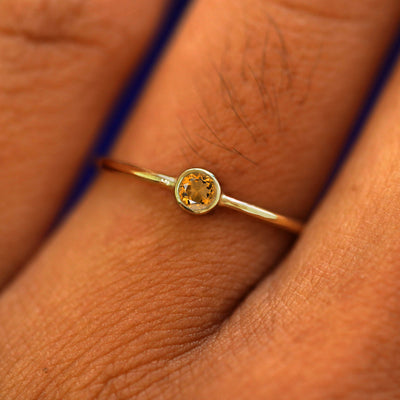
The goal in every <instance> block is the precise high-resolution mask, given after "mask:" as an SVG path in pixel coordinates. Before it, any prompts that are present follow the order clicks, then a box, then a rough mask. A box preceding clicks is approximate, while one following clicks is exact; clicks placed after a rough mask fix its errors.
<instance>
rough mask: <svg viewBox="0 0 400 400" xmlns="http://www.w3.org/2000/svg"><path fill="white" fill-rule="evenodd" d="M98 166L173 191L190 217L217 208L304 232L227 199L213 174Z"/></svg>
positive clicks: (265, 212) (107, 163)
mask: <svg viewBox="0 0 400 400" xmlns="http://www.w3.org/2000/svg"><path fill="white" fill-rule="evenodd" d="M98 165H99V166H100V167H101V168H104V169H106V170H109V171H114V172H121V173H124V174H129V175H134V176H137V177H139V178H141V179H144V180H146V181H151V182H154V183H158V184H160V185H162V186H164V187H166V188H169V189H172V190H173V191H174V193H175V199H176V201H177V202H178V204H179V205H180V206H181V207H182V208H183V209H184V210H186V211H188V212H190V213H191V214H195V215H200V214H206V213H208V212H210V211H211V210H212V209H214V208H215V207H216V206H217V205H219V206H223V207H228V208H232V209H234V210H237V211H240V212H242V213H244V214H247V215H251V216H253V217H256V218H259V219H261V220H263V221H265V222H268V223H270V224H272V225H275V226H279V227H280V228H283V229H286V230H288V231H290V232H293V233H300V232H301V230H302V228H303V224H302V223H301V222H300V221H297V220H295V219H292V218H288V217H285V216H283V215H279V214H276V213H273V212H271V211H268V210H265V209H263V208H261V207H257V206H254V205H252V204H249V203H246V202H244V201H240V200H236V199H234V198H233V197H230V196H227V195H226V194H224V193H222V190H221V185H220V184H219V182H218V180H217V178H216V177H215V176H214V174H212V173H211V172H210V171H207V170H205V169H203V168H190V169H187V170H186V171H183V172H182V173H181V175H179V177H178V178H172V177H170V176H167V175H163V174H158V173H156V172H153V171H149V170H147V169H143V168H140V167H137V166H135V165H132V164H127V163H125V162H121V161H116V160H112V159H110V158H102V159H100V160H99V161H98Z"/></svg>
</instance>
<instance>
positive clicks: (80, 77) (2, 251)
mask: <svg viewBox="0 0 400 400" xmlns="http://www.w3.org/2000/svg"><path fill="white" fill-rule="evenodd" d="M162 3H163V2H162V1H161V0H154V1H150V2H146V3H143V4H142V2H140V1H133V2H132V1H122V2H118V4H117V5H114V4H111V2H109V1H107V0H102V1H100V2H99V1H85V2H79V1H78V2H77V1H73V0H68V1H60V2H59V1H55V2H54V1H26V0H17V1H15V0H5V1H1V2H0V87H1V90H0V124H1V135H0V143H1V145H0V160H1V169H0V185H1V187H2V194H1V201H0V221H1V224H0V260H1V264H0V286H1V285H2V283H3V282H4V281H5V280H6V279H7V277H9V276H10V274H11V273H12V272H13V271H14V270H15V269H16V268H17V267H18V266H20V265H21V264H22V263H23V262H24V261H25V260H26V259H27V258H28V257H29V256H30V255H31V254H32V251H33V250H34V249H35V248H36V247H37V246H38V243H39V242H40V240H41V239H42V238H43V235H44V233H45V232H46V231H47V229H48V227H49V225H50V224H51V222H52V220H53V218H54V215H55V214H56V212H57V210H58V208H59V206H60V203H61V202H62V201H63V199H64V197H65V194H66V192H67V190H68V188H69V186H70V184H71V181H72V179H73V177H74V175H75V173H76V171H77V168H78V167H79V164H80V161H81V160H82V158H83V155H84V154H85V152H86V151H87V149H88V147H89V145H90V143H91V141H92V139H93V136H94V134H95V133H96V131H97V130H98V129H99V126H100V124H101V122H102V120H103V118H104V115H105V114H106V112H107V109H108V108H109V107H110V105H111V103H112V101H113V100H114V98H115V96H116V94H117V93H118V90H119V89H120V87H121V85H122V83H123V81H124V79H125V78H126V77H127V75H128V74H129V72H130V71H131V68H132V67H133V64H134V63H135V62H137V61H138V58H139V56H140V54H141V53H142V52H143V50H144V47H145V45H146V44H147V43H148V40H149V38H150V37H151V35H152V31H153V30H154V28H155V25H156V23H157V21H158V19H159V17H160V14H161V11H162V8H163V6H162ZM110 60H112V62H110Z"/></svg>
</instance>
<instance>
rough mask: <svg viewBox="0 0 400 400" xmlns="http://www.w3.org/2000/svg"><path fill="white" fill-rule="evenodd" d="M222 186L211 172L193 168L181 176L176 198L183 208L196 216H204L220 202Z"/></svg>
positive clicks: (176, 188)
mask: <svg viewBox="0 0 400 400" xmlns="http://www.w3.org/2000/svg"><path fill="white" fill-rule="evenodd" d="M220 192H221V189H220V186H219V183H218V181H217V180H216V178H215V177H214V175H213V174H212V173H211V172H208V171H206V170H203V169H201V168H192V169H190V170H187V171H185V172H183V173H182V174H181V176H180V177H179V178H178V181H177V184H176V187H175V196H176V199H177V201H178V203H179V205H180V206H181V207H183V208H184V209H186V210H187V211H190V212H192V213H195V214H203V213H206V212H208V211H210V210H211V209H212V208H214V207H215V206H216V205H217V204H218V201H219V197H220Z"/></svg>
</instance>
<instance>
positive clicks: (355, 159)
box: [182, 65, 400, 400]
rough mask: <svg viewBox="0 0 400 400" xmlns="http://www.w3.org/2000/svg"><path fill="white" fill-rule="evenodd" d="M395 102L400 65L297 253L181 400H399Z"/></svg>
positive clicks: (244, 311)
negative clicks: (219, 399) (238, 397)
mask: <svg viewBox="0 0 400 400" xmlns="http://www.w3.org/2000/svg"><path fill="white" fill-rule="evenodd" d="M399 93H400V65H399V66H398V67H397V72H396V73H395V76H394V77H393V79H392V80H391V82H390V84H389V85H388V88H387V90H386V91H385V94H384V96H383V98H382V99H381V101H380V103H379V105H378V107H377V109H376V111H375V113H374V115H373V117H372V118H371V120H370V122H369V123H368V126H367V127H366V129H365V132H364V134H363V137H362V138H361V141H360V143H359V144H358V145H357V147H356V149H355V151H354V154H353V155H352V156H351V158H350V160H349V162H348V163H347V165H346V168H345V169H344V171H343V172H342V173H341V175H340V177H339V179H338V181H337V182H336V183H335V185H334V187H333V188H332V190H331V192H330V193H329V195H328V196H327V198H326V199H325V200H324V202H323V204H322V205H321V207H320V209H319V210H318V212H317V213H316V215H315V217H313V220H312V222H311V223H310V225H309V227H308V228H307V231H306V232H305V235H304V237H303V238H302V239H301V240H300V242H299V244H298V246H297V247H296V249H295V251H294V252H293V253H292V255H291V256H290V257H289V259H288V260H287V261H286V262H285V263H284V265H282V266H281V268H280V269H279V270H277V271H276V273H275V275H274V276H273V277H269V278H268V279H266V281H265V282H263V283H262V284H260V286H259V287H258V288H257V290H256V291H255V292H254V293H253V294H252V295H251V296H250V298H248V299H247V301H246V302H245V303H244V304H243V305H242V306H241V307H240V309H239V310H238V311H237V312H236V313H235V314H234V315H233V317H232V319H231V321H230V322H229V323H228V324H227V325H226V330H225V332H224V333H223V334H220V335H219V337H218V343H220V344H222V345H221V346H220V347H218V346H216V348H218V351H217V352H216V353H215V357H214V356H211V357H209V358H208V359H207V361H206V362H202V363H199V365H201V367H199V369H198V370H196V369H194V368H193V367H192V369H191V373H192V374H195V375H196V376H198V377H199V381H198V382H197V385H196V388H197V389H198V392H197V393H196V395H195V396H191V395H190V393H187V392H184V393H182V398H196V399H198V398H201V399H202V398H212V397H213V394H215V393H216V391H218V393H221V392H222V393H224V394H225V396H226V398H230V397H231V396H233V395H234V394H235V393H238V392H239V393H249V390H252V391H251V395H252V398H256V399H258V398H260V399H261V398H277V397H279V396H280V395H281V394H282V393H285V396H287V398H296V399H297V398H312V399H320V398H329V399H338V398H346V399H347V398H349V399H363V398H369V399H377V400H379V399H382V400H383V399H395V398H398V397H399V396H400V387H399V382H400V358H399V354H400V353H399V352H400V343H399V338H398V332H399V330H400V270H399V253H400V246H399V222H398V221H399V218H400V212H399V201H400V174H399V160H400V141H399V138H400V118H399V116H400V96H399ZM239 317H240V318H239ZM239 331H240V336H239V335H238V334H236V335H235V334H233V332H239ZM243 337H245V338H246V345H244V343H243V340H242V339H241V338H243ZM229 348H233V349H235V354H232V351H230V350H229ZM210 354H211V352H210ZM221 354H224V361H225V363H226V364H229V367H230V369H229V371H227V370H226V369H225V368H224V365H223V363H220V366H218V365H217V358H218V357H221ZM244 363H246V374H244V373H243V365H244ZM207 365H208V366H209V365H213V374H214V376H219V379H218V381H217V380H216V379H213V377H212V376H210V374H209V373H208V372H207V371H208V369H207ZM208 368H209V367H208ZM219 374H221V375H219ZM221 376H223V378H221ZM244 376H246V378H244ZM249 380H250V381H251V382H252V385H251V387H250V388H249V385H248V382H249ZM205 382H207V384H205ZM287 382H296V385H288V384H287ZM183 387H184V386H183ZM245 396H246V395H244V397H245Z"/></svg>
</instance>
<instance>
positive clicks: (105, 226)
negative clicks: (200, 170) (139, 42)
mask: <svg viewBox="0 0 400 400" xmlns="http://www.w3.org/2000/svg"><path fill="white" fill-rule="evenodd" d="M344 4H345V5H346V7H344ZM302 5H303V3H301V2H300V1H296V2H291V3H290V5H288V4H286V3H281V2H268V3H265V2H260V1H257V0H253V1H248V2H246V3H245V4H244V3H243V2H236V3H235V2H231V3H229V5H226V4H225V3H223V4H222V3H221V2H217V1H208V2H198V3H196V4H195V5H194V7H193V8H192V9H191V14H190V16H189V18H188V19H187V21H186V24H185V26H184V27H183V28H182V29H181V30H180V32H179V35H178V37H177V39H176V41H175V44H174V46H173V47H172V48H171V49H170V52H169V54H168V55H167V57H166V59H165V61H164V63H163V64H162V65H161V66H160V68H159V71H158V73H157V75H156V76H155V78H154V80H153V84H152V85H151V86H150V87H149V89H148V92H147V96H145V98H144V99H143V101H142V104H141V106H140V107H139V109H138V113H137V114H136V116H135V118H134V119H133V121H132V123H131V124H130V125H129V126H128V128H127V131H126V133H125V134H124V136H123V138H122V141H121V143H120V146H119V147H118V149H117V151H116V153H115V156H116V157H118V158H122V159H125V160H129V161H132V162H135V163H137V164H139V165H142V166H144V167H147V168H152V169H155V170H157V171H160V172H162V173H165V174H169V175H178V174H179V173H180V172H181V171H182V170H183V169H185V168H187V167H192V166H194V165H199V164H200V165H199V166H203V167H205V168H207V169H210V170H212V171H213V172H215V173H216V175H217V177H219V178H220V180H221V183H222V186H223V189H224V191H225V192H227V193H228V194H231V195H233V196H235V197H238V198H241V199H243V200H247V201H249V202H252V203H255V204H259V205H261V206H264V207H267V208H271V209H272V210H274V211H278V212H281V213H284V214H288V215H292V216H297V217H301V216H303V217H305V216H306V215H307V214H308V212H309V209H310V207H311V205H312V203H313V202H314V201H315V198H316V196H317V194H318V192H319V190H320V188H321V186H322V184H323V183H324V181H325V179H326V177H327V175H328V173H329V171H330V168H331V166H332V163H333V161H334V160H335V158H336V156H337V150H338V149H339V148H340V145H341V142H342V140H343V138H344V136H345V133H346V131H347V130H348V129H349V127H350V126H351V123H352V121H353V120H354V117H355V115H356V113H357V110H358V107H359V106H360V104H361V102H362V99H363V94H364V93H365V92H366V90H367V88H368V86H369V83H370V81H371V79H372V77H373V74H374V71H375V70H376V67H377V65H378V64H379V60H380V58H381V56H382V54H383V52H384V48H385V47H386V45H387V44H388V43H389V41H390V40H391V36H392V34H393V32H394V30H395V28H396V25H397V22H398V17H399V5H398V2H394V1H393V2H391V1H388V2H385V3H384V4H383V3H382V2H381V1H379V7H378V2H376V3H375V2H374V1H371V2H369V3H368V4H367V3H364V2H363V3H358V2H357V3H355V2H352V3H351V5H350V6H349V5H348V3H347V2H345V3H344V2H342V1H331V2H329V3H326V2H323V3H322V2H318V1H315V2H312V3H310V2H307V5H308V8H307V7H305V6H302ZM232 21H234V22H235V23H234V24H232ZM263 49H265V50H263ZM238 60H240V62H238ZM156 117H157V118H156ZM167 196H168V193H165V192H164V191H162V190H161V189H159V188H158V187H157V186H151V185H146V184H143V183H140V182H137V181H134V180H133V178H131V179H130V178H129V177H125V176H116V175H112V176H110V175H107V176H104V177H102V178H101V179H100V181H99V182H98V183H97V184H96V185H95V187H94V188H93V190H92V191H91V193H90V194H89V195H88V197H87V198H86V199H85V201H84V202H83V203H82V205H81V206H80V208H79V209H78V210H77V211H76V212H75V213H74V215H73V216H72V217H71V219H70V220H69V221H68V223H67V224H66V226H65V227H64V228H63V229H62V230H61V231H60V233H59V234H58V235H57V236H56V237H54V239H53V240H52V241H51V242H50V243H49V245H48V247H47V249H46V250H45V251H44V252H43V253H42V254H41V255H40V257H39V258H38V259H37V260H36V262H35V263H34V264H33V265H31V266H30V268H29V269H28V270H27V271H26V273H24V274H23V275H21V277H20V279H19V280H18V281H17V282H16V283H15V284H14V285H13V286H11V287H10V288H9V289H8V291H7V292H6V293H5V294H4V296H3V298H2V303H1V305H0V307H1V308H2V312H1V313H0V315H1V317H0V318H1V322H2V326H3V329H4V331H5V332H4V335H3V336H4V339H3V343H7V349H6V350H5V351H4V354H5V355H6V357H5V358H6V359H7V360H10V361H9V362H10V365H11V366H8V363H7V374H8V376H9V377H12V379H9V380H8V381H9V382H14V383H15V382H18V384H19V385H20V386H19V387H20V388H23V387H24V385H25V384H26V381H25V380H26V377H27V376H32V380H33V381H34V382H33V383H34V384H35V389H34V390H33V389H31V393H33V395H35V393H40V391H43V390H46V392H47V393H50V394H52V393H55V391H58V392H57V393H60V396H61V397H63V395H65V394H66V393H68V392H69V391H71V390H74V391H76V392H77V393H79V394H80V395H82V396H87V397H90V396H91V397H96V396H97V397H100V398H101V397H103V398H107V397H110V396H112V395H115V396H118V397H122V398H124V396H125V397H126V398H132V397H133V396H134V395H135V394H139V393H141V394H143V396H145V395H146V390H147V389H148V387H149V386H152V385H155V386H157V385H156V383H157V382H162V381H165V379H166V378H165V376H166V375H167V374H169V373H172V371H173V370H175V369H177V370H180V368H182V367H183V364H184V363H185V362H188V360H189V359H190V357H193V356H195V355H196V352H195V350H194V349H196V348H197V347H198V346H199V345H200V344H201V343H203V342H204V341H205V340H207V338H208V337H209V335H210V334H211V333H213V332H215V331H216V330H218V329H219V327H220V324H221V322H222V321H223V320H224V319H225V318H226V317H227V316H229V315H230V313H231V312H232V310H233V309H234V308H235V306H236V305H237V304H238V302H240V300H241V298H243V296H245V295H246V293H247V292H248V291H249V290H250V288H251V287H252V285H254V284H255V283H256V282H257V280H259V279H260V277H261V276H262V275H263V274H264V273H265V272H266V271H267V270H268V268H270V267H271V266H272V265H274V264H276V262H277V260H279V259H280V257H281V256H282V255H283V254H284V253H285V252H286V250H287V248H288V244H289V243H290V241H291V237H290V236H288V235H286V234H285V233H281V232H280V231H277V230H275V229H271V228H270V227H268V226H266V225H264V224H262V223H259V222H258V221H253V220H251V219H250V218H248V217H244V216H240V215H238V214H235V213H233V212H229V210H228V211H226V212H225V211H224V210H217V212H216V213H215V214H214V215H209V216H204V217H203V218H200V217H199V218H197V219H196V218H194V217H191V216H189V215H186V214H183V213H182V212H181V211H180V210H179V208H178V207H177V206H176V204H174V200H173V198H172V197H167ZM294 199H295V201H294ZM33 288H34V290H33ZM22 293H25V294H26V293H28V295H26V296H27V297H25V298H24V297H23V296H22ZM25 299H29V301H28V300H25ZM10 310H14V311H13V312H10ZM35 310H42V312H41V314H39V313H37V312H36V311H35ZM17 311H18V312H17ZM14 314H15V315H19V317H18V318H16V317H13V315H14ZM21 316H22V317H23V318H26V320H25V321H24V325H23V332H22V330H21V327H20V320H21V319H20V318H21ZM54 327H57V329H54ZM17 332H18V333H17ZM33 332H34V334H33ZM19 342H24V343H26V342H29V344H30V350H29V351H30V354H34V355H35V357H34V358H35V360H36V361H35V364H34V365H33V364H32V363H31V362H30V361H29V360H28V359H27V358H25V357H24V356H23V354H22V352H23V348H22V347H21V346H18V343H19ZM0 343H1V342H0ZM43 346H46V348H48V349H49V351H48V352H47V353H46V354H43V353H42V349H43ZM190 350H192V351H190ZM18 360H21V361H19V362H17V361H18ZM38 365H40V367H41V369H40V371H41V372H39V375H40V378H38V379H36V376H37V375H32V373H31V371H32V370H33V369H35V370H36V368H38ZM88 366H90V368H89V367H88ZM43 368H46V371H47V372H45V373H44V372H43ZM71 376H73V378H72V379H71ZM24 381H25V382H24ZM33 383H32V382H30V387H31V388H32V384H33ZM12 385H13V384H9V385H8V387H7V390H9V391H10V392H11V393H13V392H12V391H14V392H15V390H22V389H15V388H14V387H13V386H12ZM149 390H150V389H149ZM64 397H65V396H64Z"/></svg>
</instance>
